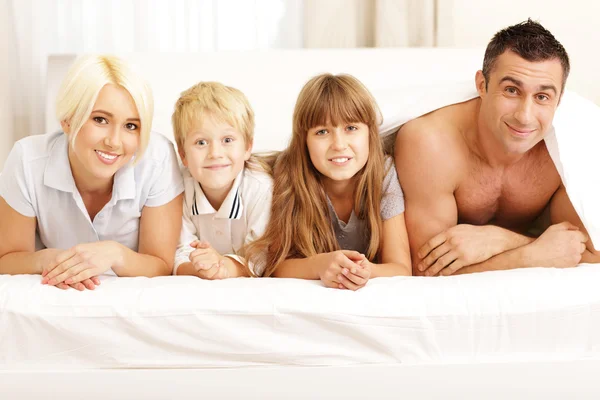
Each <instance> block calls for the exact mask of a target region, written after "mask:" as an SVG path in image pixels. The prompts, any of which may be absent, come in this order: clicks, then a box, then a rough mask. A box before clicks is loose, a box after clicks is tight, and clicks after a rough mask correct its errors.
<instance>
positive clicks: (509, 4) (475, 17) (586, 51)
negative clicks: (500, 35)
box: [437, 0, 600, 105]
mask: <svg viewBox="0 0 600 400" xmlns="http://www.w3.org/2000/svg"><path fill="white" fill-rule="evenodd" d="M438 5H439V8H438V34H437V43H438V46H456V47H461V48H464V47H471V46H477V47H481V46H483V47H484V46H486V45H487V42H488V41H489V40H490V39H491V38H492V36H493V35H494V33H495V32H497V31H499V30H500V29H502V28H504V27H506V26H509V25H512V24H515V23H517V22H520V21H524V20H526V19H527V18H528V17H531V18H532V19H535V20H538V21H539V22H540V23H541V24H542V25H544V27H546V28H547V29H548V30H550V31H551V32H552V34H554V36H556V38H557V39H558V40H559V41H560V42H561V43H562V44H563V46H565V48H566V49H567V52H568V53H569V57H570V59H571V75H570V76H569V80H568V81H567V87H568V88H569V89H571V90H574V91H576V92H578V93H579V94H581V95H583V96H585V97H587V98H589V99H590V100H593V101H594V102H595V103H596V104H599V105H600V79H597V71H598V69H599V67H600V52H598V44H599V43H600V29H598V27H597V26H598V17H600V1H596V0H568V1H565V0H502V1H487V0H486V1H476V0H440V1H438Z"/></svg>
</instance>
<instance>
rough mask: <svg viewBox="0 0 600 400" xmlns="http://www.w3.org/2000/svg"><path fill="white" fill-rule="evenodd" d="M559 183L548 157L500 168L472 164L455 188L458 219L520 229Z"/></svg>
mask: <svg viewBox="0 0 600 400" xmlns="http://www.w3.org/2000/svg"><path fill="white" fill-rule="evenodd" d="M559 186H560V176H559V175H558V172H557V171H556V168H555V167H554V164H553V163H552V161H551V160H550V159H549V157H548V158H547V159H545V158H543V159H541V160H540V159H538V160H531V161H530V162H525V163H522V164H521V165H518V166H515V167H513V168H509V169H504V170H497V169H496V170H494V169H491V168H485V167H481V166H480V165H473V166H471V168H470V171H469V173H468V174H467V175H466V176H465V179H463V181H462V182H461V183H460V185H459V187H458V189H457V190H456V192H455V198H456V204H457V208H458V220H459V223H469V224H475V225H483V224H495V225H499V226H503V227H506V228H515V229H521V228H523V227H526V226H528V225H530V224H531V222H533V221H534V220H535V219H536V218H537V217H538V216H539V215H540V214H541V213H542V212H543V211H544V209H545V208H546V206H547V205H548V204H549V202H550V199H551V198H552V195H553V194H554V192H555V191H556V189H558V187H559Z"/></svg>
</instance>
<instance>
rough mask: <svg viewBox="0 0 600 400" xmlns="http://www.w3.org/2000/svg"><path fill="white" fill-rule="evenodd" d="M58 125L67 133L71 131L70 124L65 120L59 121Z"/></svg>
mask: <svg viewBox="0 0 600 400" xmlns="http://www.w3.org/2000/svg"><path fill="white" fill-rule="evenodd" d="M60 127H61V128H62V130H63V132H64V133H66V134H67V135H68V134H70V133H71V124H70V123H69V122H67V121H60Z"/></svg>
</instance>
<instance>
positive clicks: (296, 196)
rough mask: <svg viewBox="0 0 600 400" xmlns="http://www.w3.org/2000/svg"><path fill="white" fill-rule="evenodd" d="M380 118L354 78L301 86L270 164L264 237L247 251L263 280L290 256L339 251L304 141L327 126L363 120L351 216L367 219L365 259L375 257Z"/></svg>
mask: <svg viewBox="0 0 600 400" xmlns="http://www.w3.org/2000/svg"><path fill="white" fill-rule="evenodd" d="M380 120H381V117H380V113H379V109H378V107H377V104H376V103H375V100H374V98H373V96H372V95H371V94H370V93H369V91H368V90H367V88H366V87H365V86H364V85H363V84H362V83H361V82H360V81H359V80H358V79H356V78H354V77H353V76H350V75H332V74H322V75H318V76H316V77H314V78H312V79H311V80H309V81H308V82H307V83H306V84H305V85H304V87H303V88H302V90H301V92H300V95H299V96H298V100H297V101H296V106H295V109H294V116H293V132H292V138H291V141H290V144H289V146H288V148H287V149H286V150H284V151H283V152H282V153H281V154H280V155H279V157H278V158H277V160H276V162H275V165H274V171H273V174H274V187H273V203H272V207H271V219H270V221H269V224H268V226H267V229H266V231H265V234H264V235H263V236H262V237H261V238H260V239H258V240H257V241H255V242H254V243H251V244H250V245H249V246H248V250H247V256H248V258H249V259H250V260H251V261H252V262H255V263H265V264H266V265H265V272H264V275H265V276H270V275H273V273H274V272H275V270H276V269H277V267H278V266H279V264H281V262H283V261H285V260H286V259H288V258H304V257H310V256H314V255H317V254H321V253H328V252H332V251H335V250H339V244H338V241H337V239H336V236H335V232H334V230H333V226H332V223H331V216H330V213H329V207H328V205H327V200H326V194H325V191H324V189H323V185H322V182H321V174H320V173H319V171H317V169H316V168H315V166H314V165H313V163H312V161H311V159H310V155H309V152H308V146H307V143H306V138H307V133H308V131H309V130H310V129H311V128H314V127H316V126H319V125H326V124H329V123H331V124H332V125H339V124H343V123H350V122H355V123H356V122H361V123H364V124H366V125H367V126H368V128H369V157H368V159H367V163H366V165H365V166H364V167H363V168H362V169H361V170H360V171H359V172H358V173H357V174H356V182H357V183H356V187H355V190H354V213H355V214H356V216H357V217H358V218H359V219H363V220H366V221H367V227H368V230H369V233H370V238H369V246H368V250H367V254H366V256H367V257H368V258H369V260H372V261H373V260H375V259H376V257H377V256H378V252H379V243H380V238H381V234H382V233H381V230H382V219H381V212H380V208H381V204H380V202H381V192H382V186H383V178H384V157H383V151H382V146H381V141H380V138H379V129H378V126H379V123H380Z"/></svg>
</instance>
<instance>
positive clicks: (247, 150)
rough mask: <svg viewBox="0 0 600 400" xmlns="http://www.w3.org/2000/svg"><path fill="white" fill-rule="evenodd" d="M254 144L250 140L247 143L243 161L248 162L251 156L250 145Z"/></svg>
mask: <svg viewBox="0 0 600 400" xmlns="http://www.w3.org/2000/svg"><path fill="white" fill-rule="evenodd" d="M253 144H254V142H253V141H252V140H250V141H248V145H247V146H246V153H244V161H248V160H249V159H250V156H251V155H252V145H253Z"/></svg>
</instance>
